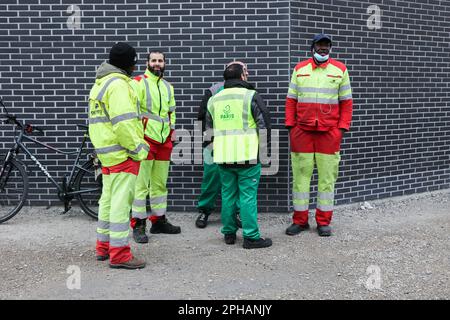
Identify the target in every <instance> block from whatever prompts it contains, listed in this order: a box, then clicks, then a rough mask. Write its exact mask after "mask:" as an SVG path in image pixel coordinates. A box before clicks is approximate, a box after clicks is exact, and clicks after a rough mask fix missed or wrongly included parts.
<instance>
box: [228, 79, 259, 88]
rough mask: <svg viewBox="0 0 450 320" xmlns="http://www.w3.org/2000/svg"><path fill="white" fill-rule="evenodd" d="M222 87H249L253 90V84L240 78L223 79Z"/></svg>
mask: <svg viewBox="0 0 450 320" xmlns="http://www.w3.org/2000/svg"><path fill="white" fill-rule="evenodd" d="M224 88H225V89H228V88H245V89H249V90H255V87H254V86H253V85H251V84H250V83H248V82H247V81H243V80H240V79H231V80H227V81H225V84H224Z"/></svg>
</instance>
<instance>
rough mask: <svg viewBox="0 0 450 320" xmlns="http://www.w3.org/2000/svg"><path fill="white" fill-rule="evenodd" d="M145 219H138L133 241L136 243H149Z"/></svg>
mask: <svg viewBox="0 0 450 320" xmlns="http://www.w3.org/2000/svg"><path fill="white" fill-rule="evenodd" d="M145 226H146V223H145V219H137V220H136V225H135V226H134V229H133V239H134V241H136V243H148V237H147V235H146V234H145Z"/></svg>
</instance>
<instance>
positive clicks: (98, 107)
mask: <svg viewBox="0 0 450 320" xmlns="http://www.w3.org/2000/svg"><path fill="white" fill-rule="evenodd" d="M99 70H100V71H98V72H101V70H107V71H106V72H105V73H106V75H104V76H102V77H98V78H97V79H96V80H95V84H94V86H93V87H92V89H91V91H90V93H89V136H90V139H91V141H92V144H93V145H94V148H95V151H96V153H97V155H98V158H99V159H100V162H101V163H102V165H103V166H105V167H110V166H114V165H116V164H119V163H122V162H124V161H126V160H127V159H128V158H132V159H134V160H137V161H140V160H143V159H146V158H147V153H148V151H149V146H148V144H147V143H146V142H145V140H144V134H143V127H142V123H141V122H140V121H139V118H138V101H137V98H136V96H135V94H134V91H133V89H132V87H131V86H130V84H129V82H130V81H131V79H130V78H129V77H127V76H126V75H125V74H124V73H123V72H122V71H121V70H120V69H117V68H116V67H114V66H112V65H109V64H107V63H104V64H102V66H100V68H99Z"/></svg>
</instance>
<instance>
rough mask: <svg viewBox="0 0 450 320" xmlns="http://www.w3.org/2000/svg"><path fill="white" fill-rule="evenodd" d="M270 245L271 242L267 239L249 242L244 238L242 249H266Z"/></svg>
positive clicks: (249, 240)
mask: <svg viewBox="0 0 450 320" xmlns="http://www.w3.org/2000/svg"><path fill="white" fill-rule="evenodd" d="M271 245H272V240H271V239H269V238H265V239H264V238H259V239H257V240H251V239H247V238H244V245H243V247H244V249H258V248H267V247H270V246H271Z"/></svg>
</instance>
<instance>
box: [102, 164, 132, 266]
mask: <svg viewBox="0 0 450 320" xmlns="http://www.w3.org/2000/svg"><path fill="white" fill-rule="evenodd" d="M138 171H139V162H137V161H134V160H131V159H129V160H127V161H125V162H124V163H121V164H118V165H116V166H112V167H103V168H102V182H103V187H102V195H101V197H100V200H99V209H98V222H97V246H96V251H97V255H98V256H106V255H108V254H109V259H110V262H111V263H112V264H116V263H122V262H127V261H129V260H131V259H132V258H133V256H132V254H131V250H130V245H129V243H128V235H129V229H130V209H131V203H132V201H133V198H134V184H135V181H136V177H137V174H138Z"/></svg>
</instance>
